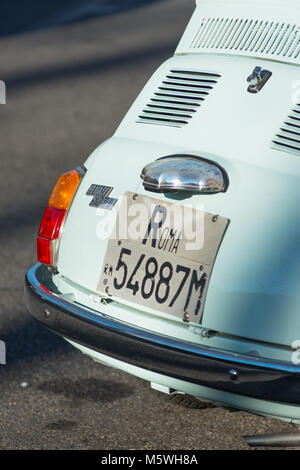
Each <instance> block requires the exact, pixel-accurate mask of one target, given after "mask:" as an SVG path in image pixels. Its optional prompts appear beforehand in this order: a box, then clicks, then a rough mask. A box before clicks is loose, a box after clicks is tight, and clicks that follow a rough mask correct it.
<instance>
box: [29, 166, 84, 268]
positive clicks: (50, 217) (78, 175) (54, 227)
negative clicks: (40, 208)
mask: <svg viewBox="0 0 300 470" xmlns="http://www.w3.org/2000/svg"><path fill="white" fill-rule="evenodd" d="M84 173H85V170H84V169H82V168H77V169H76V170H71V171H68V172H67V173H64V174H63V175H61V176H60V177H59V178H58V180H57V183H56V185H55V187H54V189H53V191H52V193H51V196H50V199H49V201H48V206H47V208H46V210H45V212H44V216H43V219H42V222H41V225H40V229H39V234H38V238H37V257H38V261H39V262H40V263H43V264H46V265H48V266H55V263H56V255H57V248H58V243H59V239H60V236H61V232H62V226H63V223H64V220H65V217H66V214H67V212H68V209H69V207H70V205H71V202H72V200H73V197H74V195H75V193H76V191H77V188H78V186H79V183H80V181H81V179H82V177H83V175H84Z"/></svg>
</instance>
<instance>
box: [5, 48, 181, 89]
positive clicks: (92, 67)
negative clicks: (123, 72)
mask: <svg viewBox="0 0 300 470" xmlns="http://www.w3.org/2000/svg"><path fill="white" fill-rule="evenodd" d="M172 49H174V43H173V42H171V41H170V44H165V45H163V46H158V47H154V48H153V47H152V48H151V47H150V48H145V47H143V49H141V50H137V51H135V52H134V53H132V52H130V53H128V54H124V53H122V54H120V55H116V56H115V57H107V58H102V57H99V58H95V59H92V60H90V61H88V60H87V61H84V62H78V63H75V64H74V63H72V64H67V65H63V66H57V67H54V68H52V69H47V68H41V69H35V70H31V71H30V72H26V73H18V74H16V75H6V76H5V75H3V78H4V80H5V82H6V84H7V86H8V87H9V89H10V90H11V91H14V90H18V89H22V88H25V87H29V86H35V85H40V84H43V83H46V82H51V81H58V80H68V79H71V78H73V77H77V78H79V77H81V76H84V75H91V74H99V73H101V72H102V73H103V72H106V71H107V70H109V71H110V70H112V69H120V68H121V67H124V66H128V65H130V66H131V65H135V64H139V63H142V62H143V61H147V62H148V61H149V60H151V59H152V58H153V59H155V60H157V57H159V56H166V57H168V56H169V55H170V51H172Z"/></svg>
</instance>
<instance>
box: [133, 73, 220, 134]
mask: <svg viewBox="0 0 300 470" xmlns="http://www.w3.org/2000/svg"><path fill="white" fill-rule="evenodd" d="M220 77H221V75H218V74H215V73H208V72H199V71H188V70H178V69H176V70H171V71H170V72H169V73H168V75H166V77H165V78H164V80H163V81H162V83H161V85H160V86H159V87H158V89H157V90H156V92H155V93H154V95H153V96H152V98H151V99H150V101H149V102H148V103H147V104H146V106H145V108H144V109H143V111H142V113H141V114H140V115H139V117H138V119H137V122H139V123H144V124H145V123H146V124H159V125H165V126H172V127H183V126H184V125H186V124H188V122H189V120H190V119H191V118H192V117H193V115H194V114H195V112H196V111H197V110H198V108H199V107H200V106H201V105H202V104H203V102H204V101H205V100H206V98H207V97H208V95H209V94H210V92H211V91H212V90H213V88H214V86H215V85H216V83H217V82H218V79H219V78H220Z"/></svg>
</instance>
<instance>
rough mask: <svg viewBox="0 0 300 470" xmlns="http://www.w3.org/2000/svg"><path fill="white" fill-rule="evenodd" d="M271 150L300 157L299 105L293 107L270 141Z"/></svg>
mask: <svg viewBox="0 0 300 470" xmlns="http://www.w3.org/2000/svg"><path fill="white" fill-rule="evenodd" d="M272 148H275V149H277V150H281V151H283V152H289V153H293V154H294V155H299V156H300V104H296V105H295V108H294V109H293V110H292V112H291V113H290V114H289V115H288V117H287V119H286V120H285V121H284V123H283V125H282V127H281V128H280V129H279V132H278V133H277V134H276V136H275V138H274V140H273V141H272Z"/></svg>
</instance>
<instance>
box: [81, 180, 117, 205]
mask: <svg viewBox="0 0 300 470" xmlns="http://www.w3.org/2000/svg"><path fill="white" fill-rule="evenodd" d="M112 190H113V188H112V187H111V186H102V185H100V184H92V185H91V187H90V188H89V190H88V191H87V193H86V195H87V196H92V200H91V202H90V204H89V205H90V206H91V207H97V208H99V209H106V210H112V208H113V207H114V205H115V204H116V203H117V201H118V199H114V198H111V197H108V196H109V195H110V193H111V192H112Z"/></svg>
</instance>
